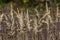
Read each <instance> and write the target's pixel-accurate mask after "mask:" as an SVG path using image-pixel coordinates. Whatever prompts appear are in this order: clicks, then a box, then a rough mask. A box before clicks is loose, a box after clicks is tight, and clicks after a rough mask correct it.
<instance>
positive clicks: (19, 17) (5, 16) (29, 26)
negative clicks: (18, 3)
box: [0, 4, 60, 40]
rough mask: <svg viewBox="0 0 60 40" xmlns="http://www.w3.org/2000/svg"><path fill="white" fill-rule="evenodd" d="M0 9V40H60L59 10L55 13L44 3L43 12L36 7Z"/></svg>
mask: <svg viewBox="0 0 60 40" xmlns="http://www.w3.org/2000/svg"><path fill="white" fill-rule="evenodd" d="M12 7H13V6H12V5H11V7H10V8H9V10H7V9H5V11H6V10H7V12H3V11H2V12H1V11H0V40H60V11H59V8H58V7H57V8H56V12H55V13H51V10H50V9H49V8H48V6H47V4H46V10H45V11H44V12H40V11H38V10H37V9H36V8H34V9H33V10H29V9H28V8H27V9H25V10H19V8H17V11H15V10H14V9H13V8H12Z"/></svg>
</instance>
